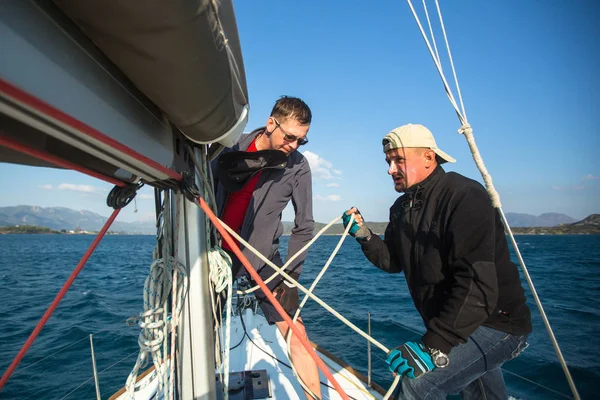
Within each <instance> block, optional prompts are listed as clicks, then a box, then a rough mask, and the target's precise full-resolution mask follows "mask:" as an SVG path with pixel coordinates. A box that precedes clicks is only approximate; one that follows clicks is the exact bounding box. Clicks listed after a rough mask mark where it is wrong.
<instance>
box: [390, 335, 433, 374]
mask: <svg viewBox="0 0 600 400" xmlns="http://www.w3.org/2000/svg"><path fill="white" fill-rule="evenodd" d="M385 362H386V363H388V364H389V366H390V371H392V372H394V373H396V374H398V375H402V376H408V377H409V378H411V379H414V378H418V377H419V376H421V375H423V374H425V373H427V372H429V371H431V370H433V369H434V368H435V365H434V364H433V360H432V359H431V356H430V355H429V352H428V351H427V348H426V347H425V345H424V344H423V343H420V342H419V343H415V342H406V343H404V344H403V345H402V346H400V347H397V348H396V349H394V350H392V351H390V352H389V353H388V356H387V359H386V360H385Z"/></svg>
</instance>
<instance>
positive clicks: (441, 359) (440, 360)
mask: <svg viewBox="0 0 600 400" xmlns="http://www.w3.org/2000/svg"><path fill="white" fill-rule="evenodd" d="M449 361H450V360H448V357H447V356H445V355H441V354H440V355H438V356H437V357H436V358H435V361H434V363H435V365H436V367H438V368H444V367H446V366H448V362H449Z"/></svg>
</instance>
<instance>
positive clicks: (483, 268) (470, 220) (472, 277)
mask: <svg viewBox="0 0 600 400" xmlns="http://www.w3.org/2000/svg"><path fill="white" fill-rule="evenodd" d="M447 211H448V216H447V219H446V221H447V222H446V223H447V225H446V228H445V230H444V232H443V233H442V234H443V235H445V241H446V250H447V257H448V261H449V265H448V275H449V276H450V282H451V284H450V286H449V288H448V292H447V294H446V296H445V298H444V299H443V300H442V306H441V309H440V312H439V314H438V316H437V317H435V318H432V319H431V320H429V323H428V327H427V332H426V333H425V335H424V336H423V342H424V343H425V345H427V346H428V347H429V348H433V349H439V350H441V351H442V352H444V353H448V352H449V351H450V350H451V349H452V347H454V346H456V345H458V344H460V343H465V342H466V341H467V339H468V338H469V336H470V335H471V334H472V333H473V332H474V331H475V329H477V328H478V327H479V326H481V324H482V323H483V322H484V321H485V320H486V319H487V318H488V317H489V316H490V315H491V314H492V312H494V310H495V308H496V302H497V300H498V280H497V275H496V265H495V263H494V260H495V254H494V253H495V241H496V238H495V227H494V221H495V213H496V210H495V209H494V208H493V207H492V204H491V201H490V198H489V196H488V194H487V192H486V191H485V190H484V189H483V187H475V186H472V187H467V188H465V189H462V190H461V191H460V192H457V193H455V194H454V195H453V196H452V198H451V200H450V202H449V208H448V210H447Z"/></svg>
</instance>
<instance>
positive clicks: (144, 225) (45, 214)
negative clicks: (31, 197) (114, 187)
mask: <svg viewBox="0 0 600 400" xmlns="http://www.w3.org/2000/svg"><path fill="white" fill-rule="evenodd" d="M107 219H108V218H106V217H103V216H101V215H99V214H96V213H94V212H91V211H87V210H73V209H71V208H65V207H37V206H14V207H0V226H13V225H33V226H42V227H46V228H50V229H55V230H61V229H66V230H75V229H77V228H80V229H82V230H84V231H99V230H100V229H101V228H102V226H103V225H104V223H105V222H106V220H107ZM110 230H111V231H113V232H127V233H139V234H151V233H156V228H155V226H154V223H153V222H121V221H115V222H114V223H113V224H112V226H111V228H110Z"/></svg>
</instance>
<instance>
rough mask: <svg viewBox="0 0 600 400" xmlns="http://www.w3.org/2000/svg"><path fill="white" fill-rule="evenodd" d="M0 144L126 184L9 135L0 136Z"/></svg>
mask: <svg viewBox="0 0 600 400" xmlns="http://www.w3.org/2000/svg"><path fill="white" fill-rule="evenodd" d="M0 145H1V146H5V147H8V148H9V149H13V150H15V151H18V152H20V153H23V154H27V155H29V156H32V157H35V158H37V159H40V160H44V161H48V162H50V163H52V164H54V165H58V166H60V167H63V168H66V169H71V170H73V171H78V172H81V173H83V174H86V175H89V176H91V177H94V178H97V179H100V180H102V181H105V182H108V183H112V184H113V185H117V186H120V187H124V186H126V185H125V183H123V182H121V181H120V180H118V179H115V178H111V177H110V176H106V175H102V174H101V173H99V172H96V171H93V170H91V169H88V168H85V167H82V166H80V165H78V164H75V163H72V162H70V161H67V160H65V159H63V158H60V157H57V156H54V155H52V154H50V153H46V152H45V151H42V150H38V149H35V148H33V147H30V146H27V145H25V144H23V143H20V142H18V141H16V140H13V139H11V138H9V137H8V136H0Z"/></svg>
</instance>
